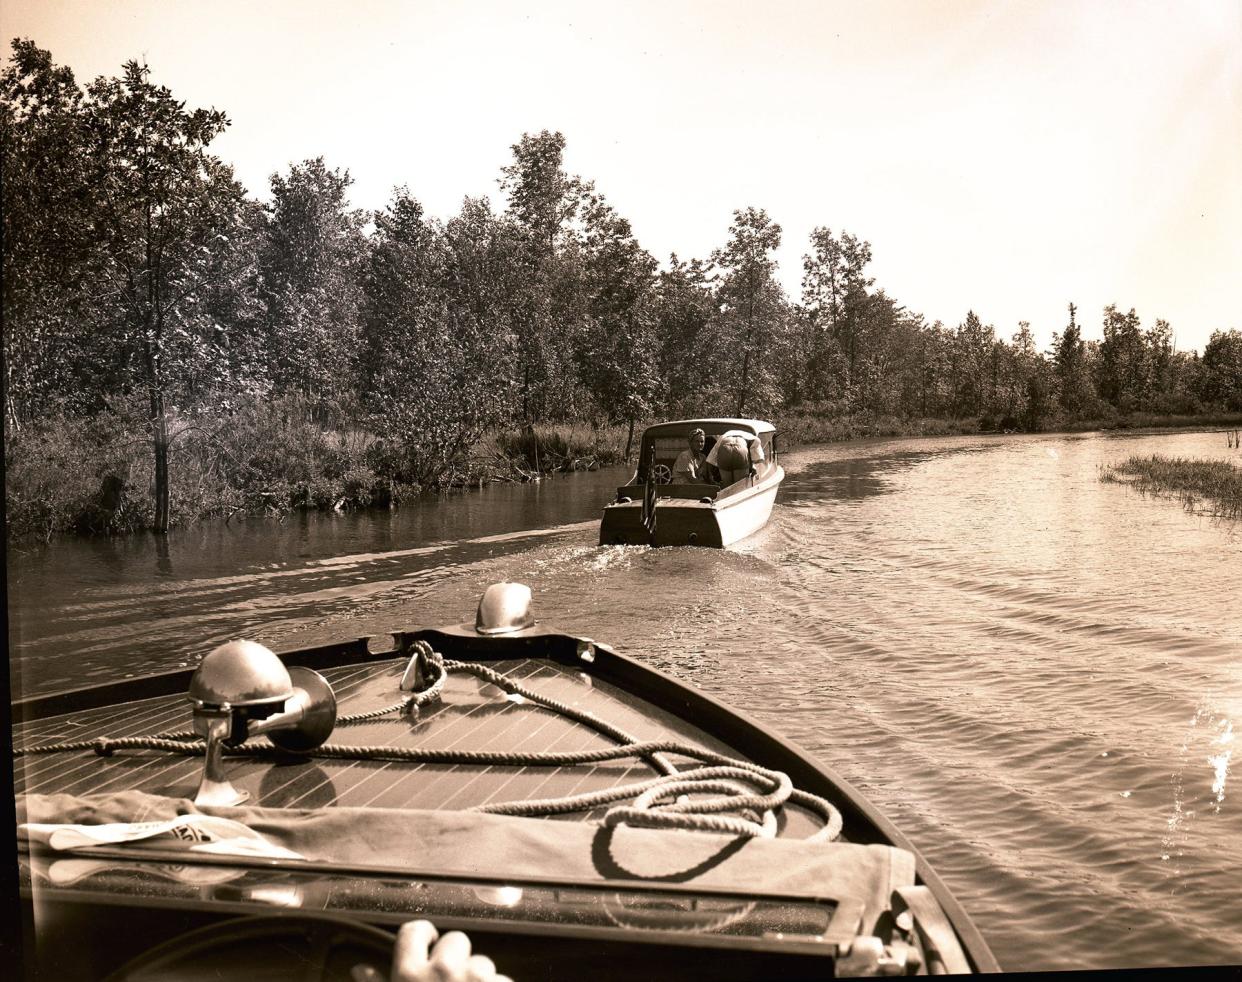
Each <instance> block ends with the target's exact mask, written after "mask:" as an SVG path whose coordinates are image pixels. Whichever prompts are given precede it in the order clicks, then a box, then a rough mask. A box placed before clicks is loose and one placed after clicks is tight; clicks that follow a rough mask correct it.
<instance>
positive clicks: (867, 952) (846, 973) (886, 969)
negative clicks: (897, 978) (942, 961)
mask: <svg viewBox="0 0 1242 982" xmlns="http://www.w3.org/2000/svg"><path fill="white" fill-rule="evenodd" d="M920 964H921V962H920V959H919V957H918V952H917V951H915V950H914V949H913V948H911V947H910V946H909V945H908V944H906V943H905V942H904V941H898V942H896V943H894V944H891V945H886V944H885V943H884V942H883V941H881V940H880V939H879V938H877V937H873V936H872V935H869V934H864V935H860V936H859V937H857V938H855V939H854V940H853V941H851V942H850V944H849V946H848V947H846V948H844V949H842V951H841V952H840V953H839V954H838V955H837V963H836V966H835V970H834V974H835V975H836V976H837V978H879V977H881V976H890V975H911V974H913V973H915V972H917V971H918V967H919V965H920Z"/></svg>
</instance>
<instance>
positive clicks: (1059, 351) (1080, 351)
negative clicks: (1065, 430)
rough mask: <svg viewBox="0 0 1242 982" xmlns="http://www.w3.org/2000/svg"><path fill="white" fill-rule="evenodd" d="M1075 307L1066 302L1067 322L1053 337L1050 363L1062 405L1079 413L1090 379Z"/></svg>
mask: <svg viewBox="0 0 1242 982" xmlns="http://www.w3.org/2000/svg"><path fill="white" fill-rule="evenodd" d="M1077 313H1078V308H1077V307H1075V306H1074V305H1073V304H1072V303H1071V304H1070V305H1069V324H1067V325H1066V327H1065V330H1064V331H1063V332H1062V333H1061V334H1053V336H1052V363H1053V370H1054V374H1055V376H1056V383H1057V388H1058V390H1059V396H1058V398H1059V400H1060V403H1061V408H1062V409H1064V410H1065V411H1066V412H1067V413H1070V414H1071V415H1073V414H1076V413H1079V412H1081V411H1082V410H1083V408H1084V407H1086V406H1087V404H1088V403H1089V402H1090V400H1091V397H1092V389H1093V386H1092V382H1091V376H1090V373H1089V372H1088V371H1087V355H1086V346H1085V345H1084V344H1083V340H1082V331H1081V330H1080V329H1079V327H1078V320H1077V316H1076V315H1077Z"/></svg>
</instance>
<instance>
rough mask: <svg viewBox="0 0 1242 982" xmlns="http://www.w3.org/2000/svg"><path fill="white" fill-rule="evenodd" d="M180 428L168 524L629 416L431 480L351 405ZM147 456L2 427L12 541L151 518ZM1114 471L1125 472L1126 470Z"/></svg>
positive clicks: (870, 422)
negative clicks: (399, 463) (396, 457)
mask: <svg viewBox="0 0 1242 982" xmlns="http://www.w3.org/2000/svg"><path fill="white" fill-rule="evenodd" d="M773 422H775V423H776V425H777V427H778V429H779V431H780V434H781V446H782V448H783V449H785V450H791V449H794V448H796V447H799V446H807V445H812V444H817V443H836V442H841V441H846V440H859V439H874V438H882V437H889V438H892V437H934V436H952V435H959V434H974V433H980V432H984V430H983V429H982V428H981V427H980V425H979V421H978V420H970V419H900V418H897V417H887V416H879V417H873V416H860V415H855V416H849V417H840V416H832V415H827V414H818V413H808V412H803V413H786V414H783V415H781V416H778V417H777V418H776V419H774V420H773ZM1239 424H1242V415H1240V414H1232V415H1226V414H1219V415H1204V416H1154V415H1150V414H1133V415H1130V416H1126V417H1116V418H1112V419H1108V420H1093V421H1089V424H1088V423H1086V422H1084V423H1082V424H1081V425H1078V424H1076V423H1066V424H1064V425H1061V426H1058V427H1057V429H1058V430H1062V431H1075V432H1076V431H1080V430H1085V429H1138V428H1153V429H1158V428H1169V427H1176V426H1184V427H1198V428H1204V427H1211V426H1225V427H1229V428H1234V427H1237V426H1239ZM643 425H645V424H640V425H639V426H638V427H637V432H641V429H642V426H643ZM172 429H173V432H174V434H175V437H174V442H173V445H172V447H171V450H170V464H171V466H170V478H171V485H172V521H173V524H174V525H186V524H190V523H192V522H195V521H198V520H202V519H213V518H214V519H220V518H223V519H225V520H231V519H233V518H234V517H241V516H245V515H268V516H281V515H284V514H287V513H290V512H293V511H299V510H337V511H343V510H347V509H358V508H374V507H381V508H387V507H394V506H397V505H400V504H403V503H407V504H408V503H410V502H412V501H414V500H415V499H416V498H417V497H418V496H419V495H420V494H422V493H425V492H428V491H443V490H451V489H466V488H477V487H480V486H482V485H483V484H487V483H492V482H497V481H528V480H532V479H535V478H537V477H539V476H540V475H545V474H549V473H554V472H566V471H576V470H594V469H596V468H599V467H609V466H614V465H618V464H622V463H624V462H625V450H626V442H627V437H628V435H629V434H628V428H627V427H626V426H601V427H592V426H589V425H587V424H585V423H580V424H561V425H546V424H545V425H539V426H536V427H534V428H533V429H523V430H513V431H503V432H496V433H492V434H489V435H487V436H485V437H484V438H483V439H481V440H479V441H478V442H477V444H476V445H474V446H473V447H471V448H470V450H469V452H468V453H466V454H464V455H462V456H461V457H460V458H459V459H457V460H455V461H454V462H453V463H452V465H451V466H448V467H446V468H445V469H444V470H443V472H441V473H439V474H438V475H437V476H436V477H435V478H434V479H433V480H431V481H428V482H426V483H424V482H422V481H420V480H416V479H413V478H410V477H409V476H408V472H405V473H403V472H401V471H400V470H398V469H396V468H395V467H394V466H393V457H392V455H391V453H389V452H388V451H387V450H386V448H385V447H384V446H383V443H382V441H379V440H377V439H376V438H375V436H374V435H372V434H370V433H369V432H367V431H366V430H365V429H363V428H361V427H359V426H358V425H357V423H356V422H355V421H354V420H353V419H351V418H350V417H348V416H346V415H344V414H339V415H336V416H332V415H328V416H324V415H323V414H322V413H321V412H316V411H314V410H313V409H312V408H311V407H309V406H307V405H306V404H304V403H302V402H299V401H298V400H296V399H285V400H279V401H273V402H270V403H268V402H255V403H252V404H247V405H241V406H237V407H235V408H234V411H233V412H231V413H230V414H229V415H228V416H227V418H216V419H203V418H194V419H179V420H177V421H175V423H174V425H173V427H172ZM636 438H637V437H636ZM636 449H637V448H636V447H635V448H634V450H636ZM151 458H152V455H151V448H150V444H149V441H148V438H147V436H146V435H145V433H144V428H143V424H142V417H141V413H140V411H139V409H138V408H136V407H126V406H124V405H117V406H114V407H113V408H111V409H109V410H107V411H105V412H102V413H99V414H97V415H95V416H93V417H91V418H90V419H86V420H82V419H69V418H49V419H47V420H43V421H40V422H39V423H38V424H36V425H29V426H26V427H24V428H23V429H22V430H20V431H18V432H10V433H6V441H5V465H6V475H5V491H6V518H7V527H8V528H7V531H8V535H9V538H10V540H20V539H27V538H34V539H39V538H44V539H46V538H50V537H51V536H53V535H56V534H62V533H80V534H117V533H127V532H135V531H141V530H143V529H146V528H149V527H150V526H151V522H152V517H153V505H152V495H151V487H152V484H153V475H152V459H151ZM1120 479H1126V480H1129V479H1130V478H1129V477H1126V476H1124V475H1121V477H1120Z"/></svg>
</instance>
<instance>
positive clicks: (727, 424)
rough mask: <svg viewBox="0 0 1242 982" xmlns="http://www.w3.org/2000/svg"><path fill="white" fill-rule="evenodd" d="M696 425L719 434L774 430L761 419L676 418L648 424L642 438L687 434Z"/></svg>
mask: <svg viewBox="0 0 1242 982" xmlns="http://www.w3.org/2000/svg"><path fill="white" fill-rule="evenodd" d="M696 427H697V428H699V429H702V430H704V431H705V432H706V433H708V434H720V433H723V432H725V431H726V430H743V431H744V432H747V433H755V434H762V433H775V432H776V427H775V426H773V425H772V424H771V423H769V422H766V421H765V420H762V419H727V418H722V419H676V420H671V421H670V422H667V423H656V424H655V425H654V426H648V427H647V429H646V430H644V431H643V439H644V440H646V439H649V438H651V437H657V436H688V435H689V433H690V431H691V430H693V429H695V428H696Z"/></svg>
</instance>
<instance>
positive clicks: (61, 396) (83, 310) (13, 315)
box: [0, 39, 103, 429]
mask: <svg viewBox="0 0 1242 982" xmlns="http://www.w3.org/2000/svg"><path fill="white" fill-rule="evenodd" d="M12 48H13V54H12V58H11V60H10V61H9V63H8V64H7V65H6V66H5V69H4V71H3V73H2V74H0V191H2V192H3V200H2V202H0V205H2V207H0V217H2V219H3V233H2V234H3V239H2V243H3V255H4V262H3V297H2V300H0V323H2V324H3V337H4V350H5V372H6V376H5V406H4V411H5V425H6V426H7V427H9V428H10V429H16V428H19V427H20V426H21V425H22V424H23V423H24V422H25V421H27V420H29V419H31V418H33V417H34V416H36V415H38V414H40V413H42V412H44V411H46V410H47V409H49V408H51V407H52V406H53V405H54V404H56V403H58V402H63V403H67V404H68V406H69V408H72V409H76V410H80V409H82V408H84V407H85V406H86V405H89V404H90V403H92V402H93V400H94V399H97V398H98V396H99V393H100V391H101V389H102V388H103V386H102V385H101V384H100V383H99V381H98V379H97V374H98V372H99V371H100V370H101V369H102V367H103V366H102V365H101V364H100V361H99V359H98V358H94V357H92V351H91V349H92V344H91V331H90V330H89V321H90V316H91V314H92V308H93V304H92V303H91V302H90V295H89V291H88V290H87V289H85V287H86V279H87V277H86V270H87V269H88V267H89V266H90V265H91V263H92V261H93V258H94V253H95V250H96V249H97V246H98V242H99V237H98V235H97V234H96V232H95V231H94V223H93V222H92V215H93V212H92V208H91V200H90V185H89V181H88V179H87V175H86V170H85V160H86V157H85V150H86V145H87V140H88V139H89V134H88V132H87V129H86V119H85V115H84V113H83V108H82V100H83V93H82V90H81V89H79V88H78V85H77V83H76V82H75V80H74V77H73V72H72V71H70V70H69V69H68V68H67V67H64V66H58V65H56V64H54V63H53V61H52V56H51V54H50V53H49V52H47V51H44V50H42V49H40V48H38V47H36V46H35V45H34V43H33V42H31V41H27V40H22V39H17V40H14V41H13V42H12Z"/></svg>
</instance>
